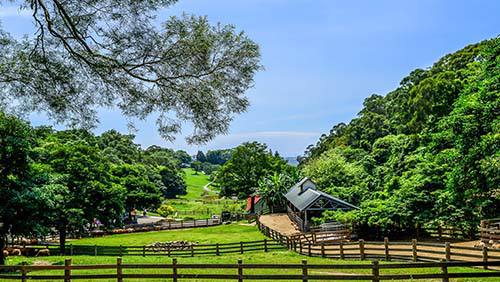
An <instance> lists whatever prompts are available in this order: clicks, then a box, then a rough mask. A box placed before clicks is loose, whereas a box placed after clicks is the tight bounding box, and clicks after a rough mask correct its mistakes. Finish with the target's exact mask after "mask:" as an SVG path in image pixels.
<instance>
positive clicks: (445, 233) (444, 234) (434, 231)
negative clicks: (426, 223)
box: [423, 226, 478, 240]
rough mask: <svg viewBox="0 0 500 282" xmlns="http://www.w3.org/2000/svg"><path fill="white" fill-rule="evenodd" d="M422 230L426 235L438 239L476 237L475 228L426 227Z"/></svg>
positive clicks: (468, 238) (469, 238)
mask: <svg viewBox="0 0 500 282" xmlns="http://www.w3.org/2000/svg"><path fill="white" fill-rule="evenodd" d="M423 231H424V232H425V234H426V235H428V236H430V237H432V238H437V239H438V240H443V239H444V240H456V239H467V240H472V239H474V238H477V236H478V234H477V228H474V229H471V230H464V229H459V228H455V227H443V226H438V227H427V228H424V229H423Z"/></svg>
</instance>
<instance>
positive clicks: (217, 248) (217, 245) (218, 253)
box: [215, 243, 220, 256]
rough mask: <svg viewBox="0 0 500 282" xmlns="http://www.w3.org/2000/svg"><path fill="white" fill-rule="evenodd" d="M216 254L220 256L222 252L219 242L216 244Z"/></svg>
mask: <svg viewBox="0 0 500 282" xmlns="http://www.w3.org/2000/svg"><path fill="white" fill-rule="evenodd" d="M215 254H216V255H218V256H220V252H219V243H217V244H215Z"/></svg>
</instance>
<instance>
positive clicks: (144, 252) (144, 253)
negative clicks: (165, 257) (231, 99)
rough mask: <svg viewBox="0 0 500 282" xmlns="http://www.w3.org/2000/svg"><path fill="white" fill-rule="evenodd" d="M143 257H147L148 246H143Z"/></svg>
mask: <svg viewBox="0 0 500 282" xmlns="http://www.w3.org/2000/svg"><path fill="white" fill-rule="evenodd" d="M142 256H143V257H145V256H146V245H143V246H142Z"/></svg>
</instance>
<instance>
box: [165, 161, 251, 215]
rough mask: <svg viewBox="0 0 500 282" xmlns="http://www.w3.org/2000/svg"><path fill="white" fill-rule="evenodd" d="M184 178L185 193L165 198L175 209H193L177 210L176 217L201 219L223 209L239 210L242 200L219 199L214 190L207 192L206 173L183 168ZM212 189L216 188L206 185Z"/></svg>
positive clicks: (218, 212)
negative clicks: (190, 212) (185, 212)
mask: <svg viewBox="0 0 500 282" xmlns="http://www.w3.org/2000/svg"><path fill="white" fill-rule="evenodd" d="M183 171H184V179H185V181H186V185H187V194H186V195H183V196H179V198H177V199H170V200H167V203H169V204H170V205H172V206H173V207H174V209H175V210H176V211H195V213H194V214H184V213H181V212H179V213H178V214H177V216H176V217H177V218H196V219H202V218H207V217H210V216H211V215H213V214H216V215H220V214H221V212H222V211H223V210H235V209H237V210H239V209H241V208H240V207H241V206H242V205H243V204H244V203H243V201H233V200H231V199H219V197H218V194H217V193H216V192H207V191H205V190H204V189H203V187H204V186H205V185H206V184H208V183H210V180H209V177H208V175H206V174H204V173H202V172H199V173H198V174H196V172H195V171H194V170H193V169H191V168H185V169H183ZM208 187H209V188H210V189H211V190H212V191H215V190H217V189H216V188H215V187H213V186H212V185H209V186H208Z"/></svg>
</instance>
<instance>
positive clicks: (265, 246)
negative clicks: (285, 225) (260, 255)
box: [264, 239, 267, 253]
mask: <svg viewBox="0 0 500 282" xmlns="http://www.w3.org/2000/svg"><path fill="white" fill-rule="evenodd" d="M264 252H266V253H267V239H264Z"/></svg>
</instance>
